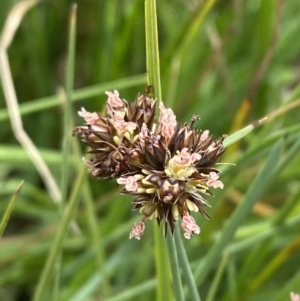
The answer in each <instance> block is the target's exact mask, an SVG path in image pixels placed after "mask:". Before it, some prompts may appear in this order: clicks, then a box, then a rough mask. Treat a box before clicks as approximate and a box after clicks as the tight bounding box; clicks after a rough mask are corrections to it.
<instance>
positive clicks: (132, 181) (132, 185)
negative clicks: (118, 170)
mask: <svg viewBox="0 0 300 301" xmlns="http://www.w3.org/2000/svg"><path fill="white" fill-rule="evenodd" d="M117 183H118V184H120V185H125V189H126V190H127V191H136V190H137V189H138V187H139V185H138V183H137V179H136V178H135V177H133V176H129V177H127V178H119V179H117Z"/></svg>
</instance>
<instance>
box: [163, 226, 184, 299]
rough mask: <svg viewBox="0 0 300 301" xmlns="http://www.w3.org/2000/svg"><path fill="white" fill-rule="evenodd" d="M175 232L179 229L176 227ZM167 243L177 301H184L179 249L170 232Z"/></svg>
mask: <svg viewBox="0 0 300 301" xmlns="http://www.w3.org/2000/svg"><path fill="white" fill-rule="evenodd" d="M175 232H178V231H176V229H175ZM167 244H168V251H169V255H170V264H171V271H172V276H173V286H174V293H175V298H176V300H177V301H184V295H183V289H182V282H181V278H180V270H179V265H178V259H177V250H176V246H175V241H174V236H173V235H171V234H170V233H168V235H167Z"/></svg>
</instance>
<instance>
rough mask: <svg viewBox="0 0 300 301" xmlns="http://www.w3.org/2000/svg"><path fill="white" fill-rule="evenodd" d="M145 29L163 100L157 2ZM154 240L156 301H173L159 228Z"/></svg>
mask: <svg viewBox="0 0 300 301" xmlns="http://www.w3.org/2000/svg"><path fill="white" fill-rule="evenodd" d="M145 29H146V62H147V75H148V85H149V86H153V87H154V97H155V98H158V99H159V100H161V99H162V97H161V85H160V67H159V51H158V34H157V19H156V2H155V0H145ZM154 239H155V264H156V272H157V298H156V300H158V301H166V300H172V290H171V286H170V279H169V270H168V268H166V267H168V257H167V252H166V245H165V241H164V239H163V236H162V233H161V229H160V228H159V227H157V226H155V228H154Z"/></svg>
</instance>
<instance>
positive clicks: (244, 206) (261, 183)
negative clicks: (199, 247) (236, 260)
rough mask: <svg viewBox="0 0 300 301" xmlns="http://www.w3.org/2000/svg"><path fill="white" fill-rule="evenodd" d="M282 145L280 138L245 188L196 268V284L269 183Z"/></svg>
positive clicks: (206, 272)
mask: <svg viewBox="0 0 300 301" xmlns="http://www.w3.org/2000/svg"><path fill="white" fill-rule="evenodd" d="M282 147H283V143H282V140H280V141H278V142H277V143H276V144H275V146H274V147H273V148H272V151H271V153H270V155H269V156H268V158H267V161H266V163H265V165H264V166H263V168H262V169H261V170H260V172H259V173H258V175H257V177H256V178H255V179H254V181H253V182H252V184H251V186H250V187H249V189H248V190H247V193H246V195H245V197H244V200H243V202H242V203H241V204H240V205H239V207H238V208H237V209H236V210H235V212H234V213H233V214H232V216H231V217H230V219H229V221H228V223H227V224H226V226H225V227H224V229H223V231H222V233H221V235H220V238H219V239H218V241H217V242H216V243H215V244H214V245H213V247H212V248H211V250H210V252H209V254H208V255H207V257H206V258H205V260H204V263H203V264H201V265H200V266H199V267H198V268H197V269H196V271H195V276H196V279H197V282H198V284H201V283H202V282H203V281H204V280H205V277H206V276H207V275H208V273H209V272H210V271H211V269H212V267H213V266H214V264H215V263H216V260H218V259H219V256H220V254H221V253H222V252H223V251H224V250H225V249H226V247H227V246H228V244H229V242H230V241H231V239H232V237H233V235H234V233H235V231H236V230H237V228H238V227H239V226H240V225H241V223H242V222H243V221H244V219H245V218H246V216H247V215H248V214H249V212H250V211H251V209H252V207H253V205H254V204H255V202H256V201H257V200H258V199H259V197H260V196H261V195H262V194H263V192H264V191H265V190H266V188H267V187H268V185H269V184H270V180H271V179H272V178H273V175H274V169H275V168H274V166H275V165H276V163H277V162H278V160H279V156H280V153H281V150H282Z"/></svg>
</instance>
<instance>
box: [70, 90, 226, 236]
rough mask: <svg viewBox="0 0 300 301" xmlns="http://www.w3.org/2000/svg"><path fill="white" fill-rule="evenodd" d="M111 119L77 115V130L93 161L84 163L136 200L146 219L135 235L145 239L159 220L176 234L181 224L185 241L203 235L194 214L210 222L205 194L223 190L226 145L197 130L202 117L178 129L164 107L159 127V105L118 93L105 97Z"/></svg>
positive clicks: (139, 225) (137, 226) (135, 205)
mask: <svg viewBox="0 0 300 301" xmlns="http://www.w3.org/2000/svg"><path fill="white" fill-rule="evenodd" d="M106 94H107V96H108V100H107V105H106V109H107V115H106V116H102V115H100V114H99V113H90V112H87V111H86V110H85V109H84V108H82V110H81V111H80V112H78V114H79V115H80V116H81V117H82V118H84V120H85V125H83V126H79V127H76V128H75V129H74V130H73V134H80V135H81V138H82V140H83V141H84V142H85V143H86V144H88V145H89V146H90V148H91V151H90V154H91V158H90V159H89V160H87V159H84V160H85V162H86V164H87V165H88V167H89V169H90V171H91V173H92V174H93V176H94V177H96V178H104V179H117V182H118V184H120V185H123V189H122V190H121V193H122V194H129V195H133V196H134V197H135V199H134V201H133V205H134V209H138V210H139V212H140V213H141V214H142V216H143V217H142V220H141V221H140V222H139V223H136V224H135V225H134V227H133V229H132V231H131V232H130V236H129V237H130V238H136V239H140V237H141V235H142V234H143V232H144V230H145V223H144V222H145V220H146V219H153V218H155V219H156V220H157V222H158V224H160V223H161V222H164V224H165V227H164V229H165V235H166V234H167V230H168V228H169V229H170V230H171V232H172V233H173V232H174V228H175V222H176V221H177V220H181V225H182V228H183V230H184V236H185V237H186V238H187V239H189V238H190V237H191V236H192V235H194V234H199V233H200V228H199V226H198V225H197V224H196V222H195V219H194V218H193V217H192V216H191V212H192V211H194V212H200V213H202V214H203V215H204V216H206V217H208V215H207V213H206V212H205V210H204V206H209V204H208V202H207V201H206V200H205V198H204V196H205V195H212V193H211V192H210V190H209V189H210V188H221V189H222V188H223V183H222V182H221V181H220V180H219V173H220V171H219V170H217V169H216V168H214V165H215V164H216V162H217V161H218V160H219V158H220V156H221V155H222V153H223V152H224V147H223V140H224V138H225V136H223V137H221V138H220V139H214V138H213V137H212V136H211V135H210V134H209V131H201V130H198V129H195V128H194V123H195V121H196V120H198V119H199V118H198V117H193V118H192V121H191V122H190V123H189V124H187V123H186V124H183V125H178V124H177V121H176V116H175V115H174V113H173V111H172V110H171V109H167V108H165V107H164V105H163V103H160V104H159V109H160V114H159V118H158V122H157V123H155V103H156V100H155V99H153V98H151V97H150V96H149V95H147V94H146V95H138V96H137V98H136V99H135V101H134V102H132V103H128V102H127V101H126V100H124V99H121V98H120V96H119V92H118V91H116V90H115V91H114V92H106Z"/></svg>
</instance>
